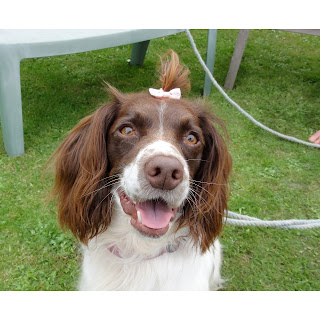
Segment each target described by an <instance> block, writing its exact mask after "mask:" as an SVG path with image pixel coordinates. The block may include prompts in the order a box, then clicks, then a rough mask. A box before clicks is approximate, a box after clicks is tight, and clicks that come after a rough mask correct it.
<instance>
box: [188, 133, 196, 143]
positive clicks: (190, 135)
mask: <svg viewBox="0 0 320 320" xmlns="http://www.w3.org/2000/svg"><path fill="white" fill-rule="evenodd" d="M187 142H188V143H189V144H196V143H197V142H198V139H197V138H196V136H195V135H193V134H189V135H188V136H187Z"/></svg>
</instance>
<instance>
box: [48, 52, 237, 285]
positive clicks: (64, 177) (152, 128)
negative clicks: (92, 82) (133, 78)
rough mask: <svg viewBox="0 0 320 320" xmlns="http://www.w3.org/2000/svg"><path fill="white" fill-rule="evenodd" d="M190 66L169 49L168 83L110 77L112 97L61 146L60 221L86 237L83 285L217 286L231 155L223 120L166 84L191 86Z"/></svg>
mask: <svg viewBox="0 0 320 320" xmlns="http://www.w3.org/2000/svg"><path fill="white" fill-rule="evenodd" d="M188 74H189V70H187V69H186V68H185V67H183V66H182V65H180V63H179V58H178V56H177V54H176V53H174V52H173V51H171V52H170V54H169V56H168V57H167V59H166V60H165V61H163V62H162V65H161V75H160V81H161V84H162V90H161V91H157V90H153V89H151V90H150V92H151V93H152V94H150V93H148V92H142V93H132V94H122V93H120V92H119V91H118V90H116V89H115V88H113V87H109V91H110V92H111V94H112V96H113V101H112V102H111V103H109V104H107V105H104V106H102V107H100V108H99V109H98V110H97V111H96V112H95V113H93V114H92V115H90V116H88V117H86V118H84V119H83V120H81V121H80V123H79V124H78V125H77V126H76V127H75V128H74V129H73V130H72V131H71V132H70V133H69V135H68V136H67V138H66V139H65V141H64V142H63V143H62V144H61V146H60V147H59V148H58V150H57V151H56V154H55V159H56V160H55V165H56V176H55V185H54V189H53V193H54V194H55V195H56V196H57V200H58V212H59V221H60V224H61V225H62V226H63V227H67V228H69V229H70V230H71V231H72V233H73V234H74V235H75V236H76V237H77V238H78V239H79V240H80V241H81V242H82V248H83V263H82V275H81V281H80V285H79V289H81V290H209V289H217V288H219V286H220V284H221V281H222V280H221V277H220V266H221V248H220V243H219V240H218V239H217V238H218V236H219V234H220V232H221V230H222V227H223V215H224V210H225V209H226V208H227V193H228V186H227V184H228V176H229V172H230V169H231V158H230V155H229V153H228V151H227V148H226V144H225V142H224V140H223V139H222V137H221V135H220V134H219V133H218V131H217V129H216V127H215V124H216V123H218V124H219V125H220V126H222V127H223V128H224V126H223V124H222V123H221V121H220V120H218V119H217V118H216V117H215V116H213V115H212V114H211V113H210V112H208V111H207V110H206V108H205V107H204V106H202V105H201V104H200V103H196V102H193V101H189V100H186V99H177V98H179V96H178V97H175V96H174V94H175V92H174V91H179V90H173V91H172V92H171V93H168V92H169V91H170V90H172V89H176V88H181V89H189V88H190V83H189V80H188ZM154 92H156V93H154ZM157 92H158V93H157ZM171 94H172V95H173V96H172V97H171V96H170V95H171ZM155 96H156V97H155ZM172 98H175V99H172Z"/></svg>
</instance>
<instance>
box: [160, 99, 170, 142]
mask: <svg viewBox="0 0 320 320" xmlns="http://www.w3.org/2000/svg"><path fill="white" fill-rule="evenodd" d="M167 106H168V105H167V104H166V103H165V102H164V101H161V104H160V107H159V108H158V113H159V136H160V138H162V136H163V121H164V113H165V110H166V109H167Z"/></svg>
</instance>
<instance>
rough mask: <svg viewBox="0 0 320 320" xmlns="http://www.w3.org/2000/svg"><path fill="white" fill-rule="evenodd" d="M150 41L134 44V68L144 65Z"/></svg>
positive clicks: (132, 62) (132, 59)
mask: <svg viewBox="0 0 320 320" xmlns="http://www.w3.org/2000/svg"><path fill="white" fill-rule="evenodd" d="M149 42H150V40H147V41H142V42H137V43H134V44H133V46H132V53H131V60H130V64H131V65H132V66H137V65H142V64H143V61H144V58H145V56H146V52H147V49H148V45H149Z"/></svg>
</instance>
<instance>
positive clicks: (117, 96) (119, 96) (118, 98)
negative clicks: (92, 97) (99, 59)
mask: <svg viewBox="0 0 320 320" xmlns="http://www.w3.org/2000/svg"><path fill="white" fill-rule="evenodd" d="M100 78H101V77H100ZM101 79H102V78H101ZM102 83H103V85H104V88H105V90H106V91H107V93H108V94H109V96H111V98H112V100H113V101H114V102H118V103H122V102H123V101H124V94H123V93H122V92H120V91H119V90H118V89H117V88H115V87H113V86H112V85H111V84H110V83H109V82H107V81H105V80H103V79H102Z"/></svg>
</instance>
